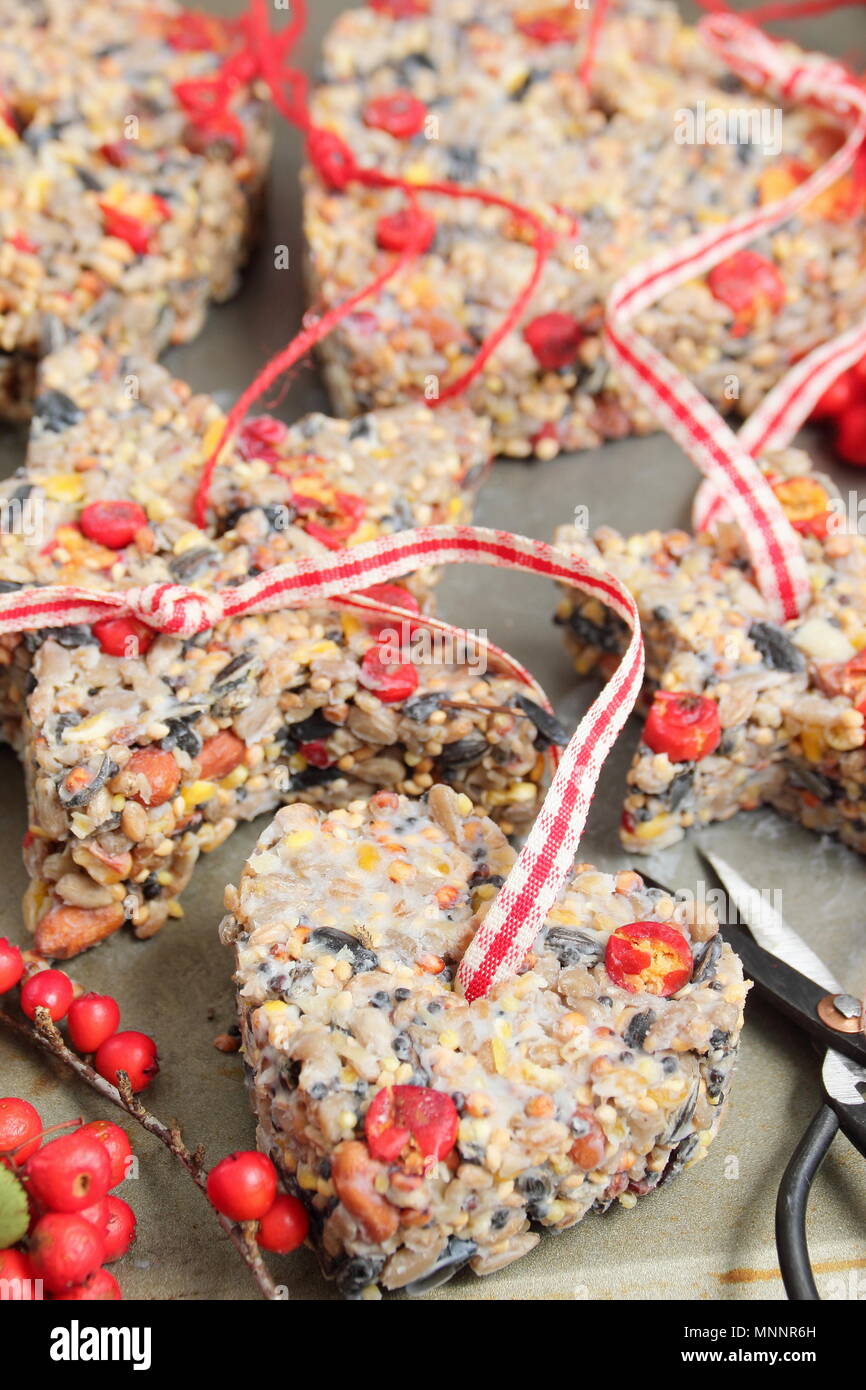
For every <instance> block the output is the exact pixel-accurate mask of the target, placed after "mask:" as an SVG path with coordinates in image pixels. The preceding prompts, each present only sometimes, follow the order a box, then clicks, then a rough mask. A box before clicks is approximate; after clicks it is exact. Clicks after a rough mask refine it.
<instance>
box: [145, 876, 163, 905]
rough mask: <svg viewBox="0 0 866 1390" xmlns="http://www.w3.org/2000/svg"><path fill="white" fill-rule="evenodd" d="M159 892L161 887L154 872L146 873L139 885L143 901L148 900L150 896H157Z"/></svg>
mask: <svg viewBox="0 0 866 1390" xmlns="http://www.w3.org/2000/svg"><path fill="white" fill-rule="evenodd" d="M161 892H162V888H161V886H160V884H159V881H158V879H157V877H156V874H155V873H150V874H148V876H147V878H146V879H145V880H144V883H143V884H142V886H141V896H142V897H143V898H144V900H145V902H150V901H151V899H152V898H158V897H159V895H160V893H161Z"/></svg>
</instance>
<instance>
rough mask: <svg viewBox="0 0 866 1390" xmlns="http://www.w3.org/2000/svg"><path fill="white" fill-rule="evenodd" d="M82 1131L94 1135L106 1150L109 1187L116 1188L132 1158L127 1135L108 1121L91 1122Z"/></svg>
mask: <svg viewBox="0 0 866 1390" xmlns="http://www.w3.org/2000/svg"><path fill="white" fill-rule="evenodd" d="M84 1130H85V1132H86V1133H87V1134H92V1135H94V1137H95V1138H96V1139H98V1140H99V1142H100V1144H104V1145H105V1147H106V1149H107V1150H108V1161H109V1163H110V1165H111V1186H112V1187H117V1186H118V1185H119V1184H120V1183H122V1182H123V1180H124V1178H125V1177H126V1175H127V1170H128V1164H129V1160H130V1159H131V1158H132V1145H131V1144H130V1142H129V1135H128V1134H127V1133H126V1130H125V1129H121V1128H120V1125H115V1124H112V1123H111V1121H110V1120H91V1122H90V1124H88V1125H85V1126H84Z"/></svg>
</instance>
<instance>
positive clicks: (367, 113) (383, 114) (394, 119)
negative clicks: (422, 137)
mask: <svg viewBox="0 0 866 1390" xmlns="http://www.w3.org/2000/svg"><path fill="white" fill-rule="evenodd" d="M426 119H427V107H426V106H425V105H424V103H423V101H419V100H418V98H417V97H414V96H413V95H412V93H411V92H391V94H390V95H389V96H386V97H373V99H372V101H368V102H367V105H366V106H365V107H364V124H365V125H368V126H371V127H372V129H373V130H384V131H387V133H388V134H389V135H393V136H394V138H395V139H396V140H411V139H412V136H413V135H418V134H419V133H420V132H421V131H422V130H423V129H424V122H425V120H426Z"/></svg>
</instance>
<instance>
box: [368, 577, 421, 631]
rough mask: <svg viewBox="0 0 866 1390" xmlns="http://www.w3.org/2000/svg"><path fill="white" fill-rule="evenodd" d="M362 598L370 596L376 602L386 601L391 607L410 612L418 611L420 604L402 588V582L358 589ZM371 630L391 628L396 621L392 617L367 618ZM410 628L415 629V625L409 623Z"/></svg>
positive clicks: (372, 585)
mask: <svg viewBox="0 0 866 1390" xmlns="http://www.w3.org/2000/svg"><path fill="white" fill-rule="evenodd" d="M358 592H359V593H360V595H361V597H362V598H372V599H375V600H376V601H377V602H378V603H387V604H388V605H389V606H390V607H393V608H408V609H409V612H410V613H420V612H421V605H420V603H419V602H418V600H417V599H416V597H415V595H414V594H412V593H410V592H409V590H408V589H404V588H403V586H402V584H371V585H370V587H369V589H359V590H358ZM366 621H367V622H368V623H369V624H370V628H371V630H372V631H373V632H375V633H377V634H378V633H379V632H381V631H382V629H383V628H391V627H393V626H394V622H395V621H396V620H395V619H393V618H367V620H366ZM410 629H411V630H412V631H414V630H415V625H414V624H410Z"/></svg>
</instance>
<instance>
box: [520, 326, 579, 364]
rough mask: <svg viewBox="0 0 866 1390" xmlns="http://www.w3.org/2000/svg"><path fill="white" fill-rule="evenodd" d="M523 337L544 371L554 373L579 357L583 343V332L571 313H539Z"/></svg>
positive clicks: (525, 329) (527, 327)
mask: <svg viewBox="0 0 866 1390" xmlns="http://www.w3.org/2000/svg"><path fill="white" fill-rule="evenodd" d="M523 337H524V338H525V340H526V342H527V343H528V344H529V346H530V348H531V349H532V352H533V354H534V356H535V359H536V361H537V362H538V365H539V367H541V369H542V371H545V372H555V371H556V370H557V368H559V367H567V366H568V364H569V362H573V361H574V359H575V357H576V356H577V350H578V348H579V347H580V345H581V343H582V341H583V329H582V328H581V326H580V324H579V323H578V321H577V319H576V318H572V316H571V314H560V313H558V312H556V311H554V312H553V313H550V314H539V316H538V318H535V319H533V320H532V322H531V323H528V324H527V325H526V327H525V328H524V330H523Z"/></svg>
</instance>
